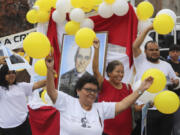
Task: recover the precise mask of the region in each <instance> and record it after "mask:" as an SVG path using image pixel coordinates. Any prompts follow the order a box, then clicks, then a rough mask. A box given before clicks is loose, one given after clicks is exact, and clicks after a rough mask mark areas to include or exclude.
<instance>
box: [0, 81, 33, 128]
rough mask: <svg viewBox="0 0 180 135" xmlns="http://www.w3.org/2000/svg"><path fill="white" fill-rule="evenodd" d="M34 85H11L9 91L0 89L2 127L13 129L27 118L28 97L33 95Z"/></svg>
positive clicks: (0, 124)
mask: <svg viewBox="0 0 180 135" xmlns="http://www.w3.org/2000/svg"><path fill="white" fill-rule="evenodd" d="M32 88H33V84H32V83H24V82H23V83H18V84H17V85H10V86H9V90H5V88H4V87H0V127H1V128H13V127H17V126H19V125H21V124H22V123H23V122H24V121H25V120H26V117H27V114H28V109H27V98H26V97H27V96H29V95H31V94H32Z"/></svg>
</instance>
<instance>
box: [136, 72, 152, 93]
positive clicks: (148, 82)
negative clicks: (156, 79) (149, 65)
mask: <svg viewBox="0 0 180 135" xmlns="http://www.w3.org/2000/svg"><path fill="white" fill-rule="evenodd" d="M152 83H153V77H151V76H149V77H147V78H146V79H145V80H144V81H143V82H142V83H141V85H140V86H139V90H141V91H145V90H147V89H148V88H149V87H150V86H151V85H152Z"/></svg>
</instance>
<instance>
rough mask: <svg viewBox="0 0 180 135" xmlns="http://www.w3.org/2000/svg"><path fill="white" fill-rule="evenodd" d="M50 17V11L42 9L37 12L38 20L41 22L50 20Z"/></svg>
mask: <svg viewBox="0 0 180 135" xmlns="http://www.w3.org/2000/svg"><path fill="white" fill-rule="evenodd" d="M49 18H50V13H49V12H47V11H41V10H39V11H38V12H37V21H38V22H40V23H45V22H48V21H49Z"/></svg>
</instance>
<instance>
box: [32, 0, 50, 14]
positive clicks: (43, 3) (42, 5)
mask: <svg viewBox="0 0 180 135" xmlns="http://www.w3.org/2000/svg"><path fill="white" fill-rule="evenodd" d="M34 5H35V6H39V10H42V11H47V12H49V11H50V10H51V7H52V1H51V0H37V1H36V2H35V3H34Z"/></svg>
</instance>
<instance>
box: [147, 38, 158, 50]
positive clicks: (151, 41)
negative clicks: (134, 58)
mask: <svg viewBox="0 0 180 135" xmlns="http://www.w3.org/2000/svg"><path fill="white" fill-rule="evenodd" d="M149 43H154V44H157V42H156V41H153V40H150V41H147V42H146V44H145V46H144V49H145V50H147V46H148V44H149Z"/></svg>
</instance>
